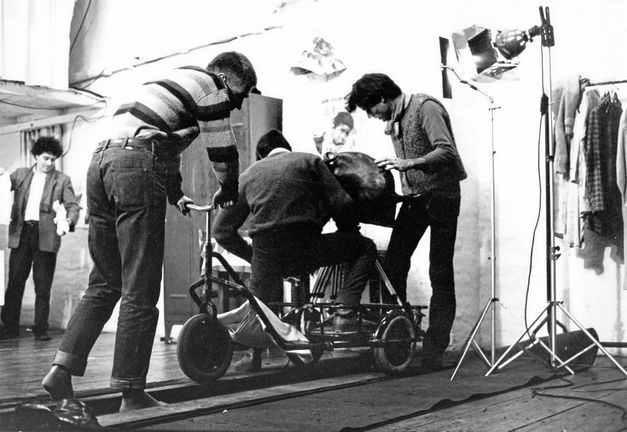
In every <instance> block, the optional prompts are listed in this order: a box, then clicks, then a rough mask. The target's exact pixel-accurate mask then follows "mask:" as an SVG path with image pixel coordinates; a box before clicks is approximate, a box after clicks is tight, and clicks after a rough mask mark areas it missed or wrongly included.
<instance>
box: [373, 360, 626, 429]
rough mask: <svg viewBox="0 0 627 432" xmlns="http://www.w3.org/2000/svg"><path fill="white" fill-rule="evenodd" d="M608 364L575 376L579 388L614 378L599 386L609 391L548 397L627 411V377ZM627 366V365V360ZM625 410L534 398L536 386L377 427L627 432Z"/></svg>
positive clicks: (556, 383) (557, 392)
mask: <svg viewBox="0 0 627 432" xmlns="http://www.w3.org/2000/svg"><path fill="white" fill-rule="evenodd" d="M600 362H602V364H603V366H601V367H598V368H595V367H593V368H592V369H591V370H589V371H586V372H580V373H578V374H576V375H575V376H574V377H569V378H568V379H569V380H571V381H572V382H573V383H574V384H575V385H576V386H579V385H583V384H594V383H598V382H605V381H611V380H620V381H618V382H614V383H608V384H602V385H596V386H595V387H594V388H595V389H603V388H607V390H604V391H598V392H597V391H595V392H584V391H581V390H577V389H575V390H572V386H571V387H565V388H563V389H544V390H540V391H541V392H542V393H549V394H555V395H564V396H574V397H579V398H582V397H583V398H591V399H597V400H605V401H608V402H613V403H615V404H617V405H619V406H622V407H623V408H624V409H627V378H625V377H624V375H622V374H621V373H620V371H618V369H616V368H613V367H610V366H609V362H608V361H607V360H606V359H602V360H600ZM623 363H624V361H623ZM564 384H566V383H565V382H564V381H562V380H553V381H550V382H548V383H545V384H543V385H542V388H546V387H553V386H561V385H564ZM623 412H624V411H621V410H620V409H618V408H614V407H611V406H607V405H603V404H600V403H598V402H593V401H583V400H573V399H567V398H553V397H547V396H543V395H541V394H534V391H533V388H525V389H520V390H515V391H511V392H507V393H503V394H500V395H496V396H491V397H487V398H483V399H479V400H473V401H469V402H466V403H463V404H461V405H458V406H454V407H451V408H446V409H442V410H438V411H435V412H431V413H427V414H424V415H420V416H416V417H413V418H409V419H405V420H402V421H399V422H394V423H390V424H387V425H384V426H381V427H378V428H375V429H372V430H374V431H377V432H392V431H395V432H402V431H407V432H409V431H417V430H419V431H421V432H440V431H447V432H462V431H464V432H469V431H482V432H503V431H525V432H530V431H560V432H561V431H568V432H571V431H582V432H613V431H623V430H627V417H625V418H623V417H622V415H623Z"/></svg>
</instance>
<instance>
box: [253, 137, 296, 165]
mask: <svg viewBox="0 0 627 432" xmlns="http://www.w3.org/2000/svg"><path fill="white" fill-rule="evenodd" d="M276 148H284V149H287V150H289V151H292V146H291V145H290V143H288V142H287V140H286V139H285V137H284V136H283V134H282V133H281V132H279V131H278V130H276V129H272V130H271V131H270V132H268V133H266V134H265V135H263V136H262V137H261V138H259V141H258V142H257V150H256V152H257V160H261V159H263V158H265V157H266V156H268V155H269V154H270V152H271V151H272V150H274V149H276Z"/></svg>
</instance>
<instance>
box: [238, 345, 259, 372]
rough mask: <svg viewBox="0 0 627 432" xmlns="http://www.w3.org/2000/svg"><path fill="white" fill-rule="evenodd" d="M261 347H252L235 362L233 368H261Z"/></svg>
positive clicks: (245, 369)
mask: <svg viewBox="0 0 627 432" xmlns="http://www.w3.org/2000/svg"><path fill="white" fill-rule="evenodd" d="M262 351H263V349H262V348H252V349H250V350H248V352H247V353H246V354H245V355H244V357H242V358H241V360H240V361H238V362H237V363H235V367H234V369H235V370H236V371H238V372H258V371H260V370H261V353H262Z"/></svg>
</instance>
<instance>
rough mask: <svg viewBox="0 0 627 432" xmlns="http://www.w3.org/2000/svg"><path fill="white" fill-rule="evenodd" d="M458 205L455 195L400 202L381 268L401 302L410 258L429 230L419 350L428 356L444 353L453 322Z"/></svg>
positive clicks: (422, 197) (441, 194) (418, 198)
mask: <svg viewBox="0 0 627 432" xmlns="http://www.w3.org/2000/svg"><path fill="white" fill-rule="evenodd" d="M459 202H460V195H459V191H456V192H453V193H442V192H437V193H433V194H431V195H429V196H421V197H417V198H414V199H411V200H409V201H408V202H404V203H403V204H402V206H401V209H400V211H399V213H398V216H397V217H396V220H395V222H394V228H393V229H392V235H391V237H390V243H389V244H388V250H387V253H386V256H385V262H384V265H383V267H384V269H385V272H386V274H387V276H388V278H389V279H390V282H391V283H392V286H393V287H394V289H395V290H396V292H397V294H398V295H399V297H400V299H401V300H403V301H405V300H406V298H407V274H408V272H409V268H410V265H411V257H412V255H413V253H414V251H415V250H416V247H417V246H418V242H419V241H420V239H421V238H422V236H423V234H424V233H425V231H426V230H427V228H431V243H430V246H429V279H430V280H431V288H432V295H431V301H430V304H429V310H428V315H429V328H428V329H427V332H426V335H425V338H424V341H423V350H424V352H425V353H428V354H429V355H440V354H442V353H443V352H444V350H445V349H446V347H447V346H448V344H449V342H450V333H451V329H452V327H453V321H454V320H455V309H456V301H455V279H454V271H453V255H454V253H455V237H456V235H457V216H458V215H459Z"/></svg>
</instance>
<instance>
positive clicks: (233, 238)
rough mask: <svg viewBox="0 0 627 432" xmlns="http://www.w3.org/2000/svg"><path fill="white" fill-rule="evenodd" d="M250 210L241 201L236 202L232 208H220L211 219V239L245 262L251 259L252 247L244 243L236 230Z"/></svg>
mask: <svg viewBox="0 0 627 432" xmlns="http://www.w3.org/2000/svg"><path fill="white" fill-rule="evenodd" d="M249 213H250V209H249V207H248V204H247V203H246V202H245V201H244V200H243V199H240V200H238V201H237V202H236V203H235V205H234V206H232V207H229V208H222V209H220V210H219V211H218V214H217V215H216V217H215V218H214V219H213V229H212V231H213V237H214V238H215V239H216V241H217V242H218V244H219V245H220V246H222V247H223V248H224V249H226V250H227V251H229V252H231V253H232V254H233V255H236V256H238V257H240V258H242V259H243V260H245V261H247V262H251V260H252V257H253V249H252V247H251V246H250V245H249V244H248V243H246V241H245V240H244V239H243V238H242V236H241V235H239V233H238V232H237V230H238V229H239V228H240V227H241V226H242V225H243V224H244V222H245V221H246V218H247V217H248V214H249Z"/></svg>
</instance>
